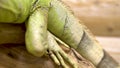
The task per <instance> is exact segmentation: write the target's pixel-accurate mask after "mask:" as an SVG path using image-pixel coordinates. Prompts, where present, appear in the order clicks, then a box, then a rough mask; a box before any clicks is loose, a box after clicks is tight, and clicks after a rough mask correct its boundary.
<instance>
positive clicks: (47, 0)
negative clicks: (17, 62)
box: [0, 0, 118, 68]
mask: <svg viewBox="0 0 120 68" xmlns="http://www.w3.org/2000/svg"><path fill="white" fill-rule="evenodd" d="M0 22H1V23H15V24H20V23H24V22H25V24H26V33H25V43H26V48H27V50H28V51H29V52H30V53H31V54H33V55H35V56H38V57H41V56H43V55H45V54H46V53H47V51H48V50H49V51H53V52H54V53H53V54H54V56H53V57H52V59H53V60H54V61H55V62H56V64H59V63H61V64H62V65H63V66H64V67H65V68H67V66H66V65H65V64H64V62H63V60H61V57H63V58H64V59H66V61H68V62H69V63H70V64H71V65H72V66H73V68H78V66H77V65H76V63H74V62H72V60H71V59H70V58H68V56H67V55H66V54H65V53H64V51H62V50H61V49H60V47H59V46H58V47H56V46H57V44H56V42H54V43H52V42H51V40H49V39H47V38H48V37H53V36H51V34H50V33H49V31H50V32H51V33H53V34H54V35H55V36H56V37H58V38H59V39H61V40H62V41H63V42H65V43H66V44H67V45H69V46H70V47H71V48H74V49H75V50H77V52H78V53H80V54H81V55H82V56H83V57H85V58H86V59H88V60H89V61H91V62H92V63H93V64H94V65H95V66H96V67H97V66H99V65H100V64H101V62H102V61H103V60H104V57H105V55H106V53H105V52H104V51H103V49H102V47H101V46H99V43H98V42H97V41H96V40H95V38H94V37H93V36H92V34H91V33H90V32H89V30H88V29H87V28H86V27H85V26H83V25H82V24H81V22H80V21H79V20H78V19H77V18H75V17H74V15H73V14H72V12H71V11H70V10H68V7H66V6H65V5H64V4H63V3H62V2H61V1H59V0H12V1H10V0H0ZM47 27H48V28H47ZM47 29H48V31H47ZM55 39H56V38H54V39H52V40H53V41H55ZM57 41H58V40H57ZM55 44H56V45H55ZM56 57H57V58H56ZM117 66H118V64H117V63H116V67H117ZM114 68H115V67H114Z"/></svg>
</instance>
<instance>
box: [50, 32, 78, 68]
mask: <svg viewBox="0 0 120 68" xmlns="http://www.w3.org/2000/svg"><path fill="white" fill-rule="evenodd" d="M48 44H49V47H48V48H49V53H50V57H51V58H52V59H53V61H54V62H55V63H56V64H57V65H61V66H63V67H64V68H70V67H69V66H68V65H67V64H66V63H65V62H67V63H69V64H70V65H71V66H73V67H72V68H78V65H77V63H76V62H73V59H71V58H70V57H69V56H68V55H67V54H66V53H65V52H64V51H63V50H62V49H61V47H60V46H59V45H58V44H57V42H56V40H55V39H54V37H53V35H52V34H51V33H48Z"/></svg>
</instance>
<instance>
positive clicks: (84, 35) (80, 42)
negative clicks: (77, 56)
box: [76, 31, 85, 49]
mask: <svg viewBox="0 0 120 68" xmlns="http://www.w3.org/2000/svg"><path fill="white" fill-rule="evenodd" d="M84 37H85V31H83V35H82V38H81V39H80V42H79V44H78V45H77V48H79V46H80V44H81V42H82V41H83V39H84ZM77 48H76V49H77Z"/></svg>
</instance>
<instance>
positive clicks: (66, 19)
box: [61, 15, 68, 36]
mask: <svg viewBox="0 0 120 68" xmlns="http://www.w3.org/2000/svg"><path fill="white" fill-rule="evenodd" d="M67 23H68V17H67V15H66V18H65V25H64V27H63V28H64V29H63V32H62V34H61V36H62V35H64V32H65V30H66V28H68V27H67V26H66V25H67Z"/></svg>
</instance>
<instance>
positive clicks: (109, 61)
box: [97, 50, 119, 68]
mask: <svg viewBox="0 0 120 68" xmlns="http://www.w3.org/2000/svg"><path fill="white" fill-rule="evenodd" d="M103 52H104V56H103V58H102V59H101V61H100V63H99V64H98V65H97V68H117V67H118V66H119V63H118V62H116V61H115V60H114V59H113V58H112V57H111V56H110V55H109V54H108V53H106V52H105V51H104V50H103Z"/></svg>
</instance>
